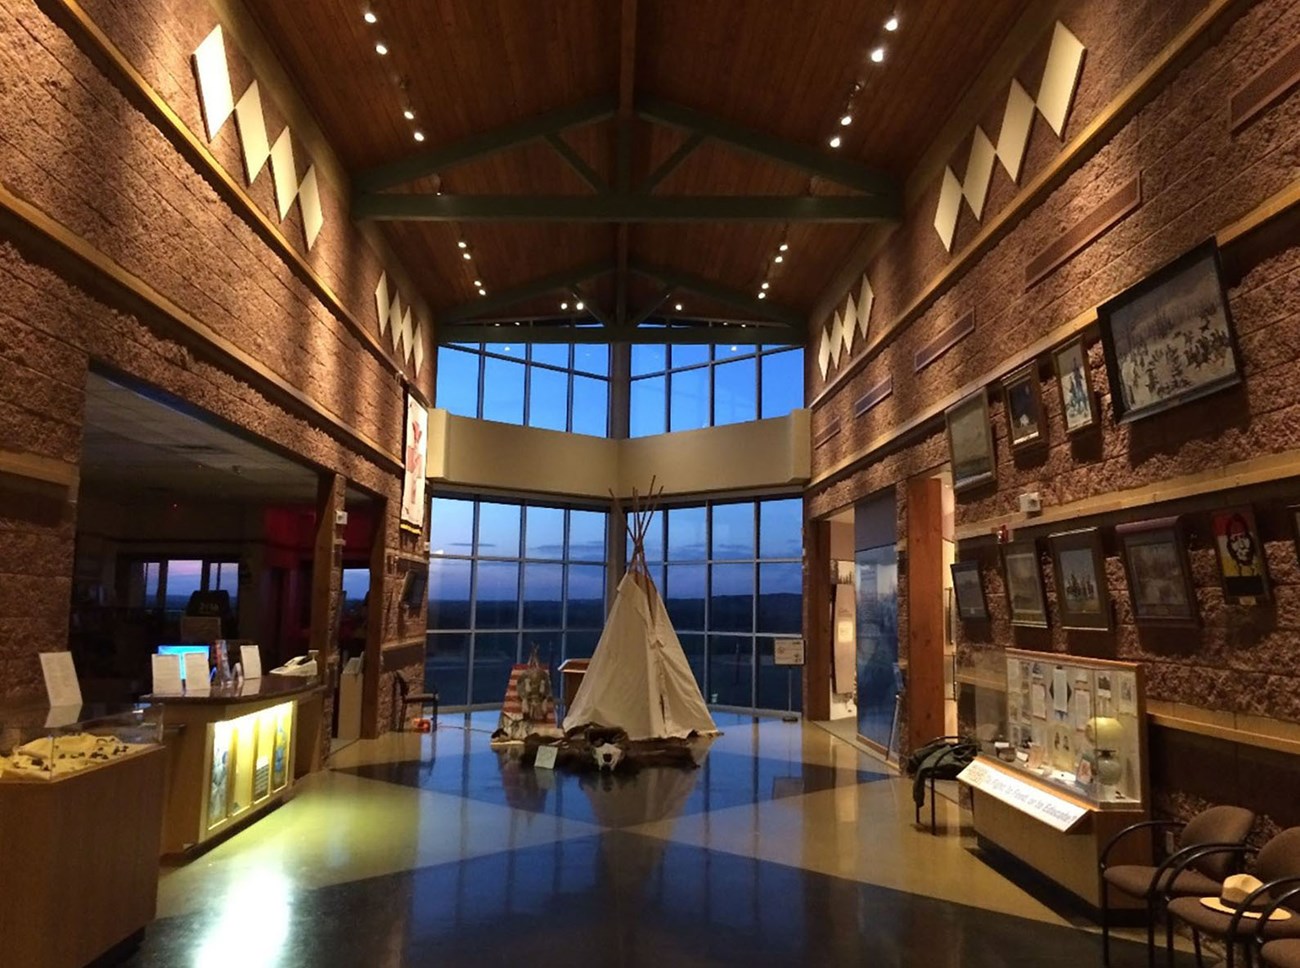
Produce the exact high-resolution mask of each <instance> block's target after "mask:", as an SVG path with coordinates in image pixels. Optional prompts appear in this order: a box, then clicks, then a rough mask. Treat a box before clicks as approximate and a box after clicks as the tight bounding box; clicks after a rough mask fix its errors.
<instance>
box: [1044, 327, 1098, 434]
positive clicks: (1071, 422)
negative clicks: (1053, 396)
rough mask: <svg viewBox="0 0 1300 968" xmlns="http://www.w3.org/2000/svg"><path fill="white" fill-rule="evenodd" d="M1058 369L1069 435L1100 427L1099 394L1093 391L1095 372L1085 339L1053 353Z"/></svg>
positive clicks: (1062, 410)
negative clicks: (1098, 418)
mask: <svg viewBox="0 0 1300 968" xmlns="http://www.w3.org/2000/svg"><path fill="white" fill-rule="evenodd" d="M1052 363H1053V364H1054V365H1055V367H1056V384H1057V386H1058V387H1060V389H1061V413H1062V414H1064V415H1065V432H1066V433H1067V434H1077V433H1079V432H1080V431H1082V430H1087V429H1089V428H1090V427H1095V426H1097V395H1096V393H1094V392H1093V389H1092V373H1091V372H1090V371H1089V369H1088V354H1087V353H1086V352H1084V349H1083V340H1082V339H1075V340H1071V341H1070V342H1068V343H1066V344H1065V345H1064V346H1062V347H1061V348H1060V349H1059V350H1057V351H1056V352H1055V353H1053V354H1052Z"/></svg>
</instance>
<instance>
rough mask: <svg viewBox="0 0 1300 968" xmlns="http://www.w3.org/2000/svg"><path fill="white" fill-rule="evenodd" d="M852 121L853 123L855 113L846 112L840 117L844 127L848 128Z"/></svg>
mask: <svg viewBox="0 0 1300 968" xmlns="http://www.w3.org/2000/svg"><path fill="white" fill-rule="evenodd" d="M852 123H853V115H851V114H846V115H844V116H843V117H842V118H840V125H841V126H842V127H845V128H847V127H848V126H849V125H851V124H852Z"/></svg>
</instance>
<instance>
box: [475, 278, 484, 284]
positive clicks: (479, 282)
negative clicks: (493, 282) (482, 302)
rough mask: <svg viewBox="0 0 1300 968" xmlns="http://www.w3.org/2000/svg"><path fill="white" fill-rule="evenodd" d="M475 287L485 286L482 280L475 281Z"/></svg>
mask: <svg viewBox="0 0 1300 968" xmlns="http://www.w3.org/2000/svg"><path fill="white" fill-rule="evenodd" d="M474 285H476V286H481V285H483V283H482V282H481V281H480V280H478V279H475V280H474Z"/></svg>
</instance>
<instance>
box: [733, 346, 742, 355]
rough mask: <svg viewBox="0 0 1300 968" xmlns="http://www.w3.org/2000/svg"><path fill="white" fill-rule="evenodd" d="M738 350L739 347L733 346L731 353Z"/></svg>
mask: <svg viewBox="0 0 1300 968" xmlns="http://www.w3.org/2000/svg"><path fill="white" fill-rule="evenodd" d="M739 349H740V347H739V346H733V347H732V348H731V352H733V353H735V352H736V351H737V350H739Z"/></svg>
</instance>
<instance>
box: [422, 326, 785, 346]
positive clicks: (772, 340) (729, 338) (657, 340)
mask: <svg viewBox="0 0 1300 968" xmlns="http://www.w3.org/2000/svg"><path fill="white" fill-rule="evenodd" d="M507 336H508V337H509V339H510V342H511V343H512V344H514V343H599V344H603V343H608V342H610V334H609V331H608V330H607V329H605V327H603V326H590V325H585V326H584V325H580V324H575V323H562V324H560V325H553V324H552V323H550V322H549V321H548V322H547V323H545V324H539V325H528V324H524V325H521V326H515V325H512V324H511V322H504V323H477V322H474V323H457V324H455V325H450V326H441V327H439V329H438V333H437V337H438V342H439V343H440V344H448V343H499V342H501V341H502V339H503V337H507ZM804 336H805V333H804V332H800V331H797V330H794V329H791V328H790V327H788V326H780V325H772V324H764V323H756V322H748V323H731V324H728V325H722V326H718V325H709V324H707V323H704V324H700V325H696V326H673V327H671V328H669V327H666V326H645V327H640V328H633V329H629V330H627V331H626V332H623V333H620V334H619V336H618V339H619V341H621V342H626V343H640V344H654V345H663V344H668V343H671V344H674V345H677V344H682V343H735V344H739V345H745V346H753V345H760V344H761V345H772V346H775V345H780V346H800V345H803V343H804Z"/></svg>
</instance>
